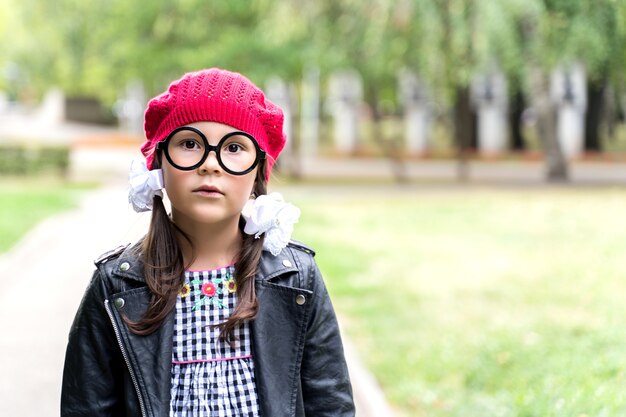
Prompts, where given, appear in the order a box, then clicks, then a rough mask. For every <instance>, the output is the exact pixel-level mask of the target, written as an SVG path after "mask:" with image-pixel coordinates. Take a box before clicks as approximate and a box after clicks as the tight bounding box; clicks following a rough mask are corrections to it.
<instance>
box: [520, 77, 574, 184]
mask: <svg viewBox="0 0 626 417" xmlns="http://www.w3.org/2000/svg"><path fill="white" fill-rule="evenodd" d="M530 85H531V87H530V90H531V95H532V100H533V107H534V108H535V112H536V114H537V133H538V135H539V139H540V140H541V143H542V145H543V149H544V158H545V161H546V168H547V180H548V181H551V182H564V181H567V180H568V178H569V173H568V167H567V161H566V160H565V156H564V155H563V150H562V149H561V144H560V143H559V141H558V138H557V132H556V108H555V105H554V104H553V103H552V101H551V100H550V96H549V94H548V91H550V88H549V83H548V77H547V76H546V75H545V74H544V73H543V71H541V70H539V69H537V68H535V69H533V70H532V71H531V75H530Z"/></svg>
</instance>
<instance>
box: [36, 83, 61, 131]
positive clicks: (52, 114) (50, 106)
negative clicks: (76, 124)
mask: <svg viewBox="0 0 626 417" xmlns="http://www.w3.org/2000/svg"><path fill="white" fill-rule="evenodd" d="M38 113H39V120H40V121H41V122H42V123H43V124H46V125H58V124H60V123H62V122H63V121H64V120H65V95H64V94H63V91H61V90H60V89H58V88H53V89H50V90H48V91H47V92H46V95H45V96H44V98H43V101H42V103H41V107H40V108H39V112H38Z"/></svg>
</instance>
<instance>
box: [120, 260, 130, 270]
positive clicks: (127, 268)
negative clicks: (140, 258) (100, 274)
mask: <svg viewBox="0 0 626 417" xmlns="http://www.w3.org/2000/svg"><path fill="white" fill-rule="evenodd" d="M129 269H130V264H129V263H128V262H123V263H122V264H121V265H120V271H122V272H124V271H128V270H129Z"/></svg>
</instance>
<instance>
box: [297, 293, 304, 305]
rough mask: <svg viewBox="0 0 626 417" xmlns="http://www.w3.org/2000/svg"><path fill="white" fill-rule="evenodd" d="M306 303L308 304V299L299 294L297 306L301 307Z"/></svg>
mask: <svg viewBox="0 0 626 417" xmlns="http://www.w3.org/2000/svg"><path fill="white" fill-rule="evenodd" d="M304 303H306V297H305V296H304V295H302V294H298V296H296V304H298V305H299V306H301V305H303V304H304Z"/></svg>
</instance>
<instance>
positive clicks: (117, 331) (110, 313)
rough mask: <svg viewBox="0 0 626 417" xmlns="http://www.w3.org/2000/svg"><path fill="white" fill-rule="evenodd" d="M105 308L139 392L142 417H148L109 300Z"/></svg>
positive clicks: (131, 377)
mask: <svg viewBox="0 0 626 417" xmlns="http://www.w3.org/2000/svg"><path fill="white" fill-rule="evenodd" d="M104 308H105V309H106V311H107V314H108V315H109V319H110V320H111V324H112V325H113V330H114V331H115V338H116V339H117V343H118V344H119V346H120V350H121V351H122V356H123V357H124V361H125V362H126V366H127V367H128V372H129V373H130V379H132V381H133V385H134V386H135V391H137V398H139V408H141V416H142V417H147V414H146V409H145V406H144V404H143V398H142V396H141V392H140V391H139V384H138V383H137V378H135V372H134V371H133V368H132V367H131V366H130V360H129V359H128V355H127V354H126V349H124V345H123V344H122V338H121V336H120V330H119V328H118V327H117V325H116V324H115V320H114V319H113V313H112V312H111V306H110V305H109V300H105V301H104Z"/></svg>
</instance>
